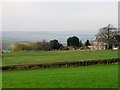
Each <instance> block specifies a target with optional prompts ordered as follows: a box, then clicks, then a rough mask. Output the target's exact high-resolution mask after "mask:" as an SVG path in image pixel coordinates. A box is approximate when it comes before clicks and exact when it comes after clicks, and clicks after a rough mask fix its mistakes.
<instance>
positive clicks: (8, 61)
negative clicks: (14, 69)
mask: <svg viewBox="0 0 120 90" xmlns="http://www.w3.org/2000/svg"><path fill="white" fill-rule="evenodd" d="M2 57H3V58H2V65H4V66H6V65H19V64H44V63H55V62H68V61H81V60H98V59H100V60H103V59H113V58H118V51H112V50H105V51H50V52H14V53H3V55H2Z"/></svg>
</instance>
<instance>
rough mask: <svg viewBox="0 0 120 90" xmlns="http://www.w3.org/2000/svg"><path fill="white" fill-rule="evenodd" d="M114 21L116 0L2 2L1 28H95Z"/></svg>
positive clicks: (116, 6) (114, 22) (63, 29)
mask: <svg viewBox="0 0 120 90" xmlns="http://www.w3.org/2000/svg"><path fill="white" fill-rule="evenodd" d="M107 24H113V25H114V26H117V25H118V3H117V2H16V3H15V2H6V3H3V4H2V26H3V27H2V30H3V31H81V32H82V31H83V32H97V31H98V29H99V28H101V27H104V26H106V25H107Z"/></svg>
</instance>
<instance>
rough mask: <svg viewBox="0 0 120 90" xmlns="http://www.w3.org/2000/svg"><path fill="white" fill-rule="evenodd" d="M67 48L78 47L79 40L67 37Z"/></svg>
mask: <svg viewBox="0 0 120 90" xmlns="http://www.w3.org/2000/svg"><path fill="white" fill-rule="evenodd" d="M67 46H76V47H79V38H78V37H76V36H73V37H69V38H68V39H67Z"/></svg>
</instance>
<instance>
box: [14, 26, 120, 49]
mask: <svg viewBox="0 0 120 90" xmlns="http://www.w3.org/2000/svg"><path fill="white" fill-rule="evenodd" d="M96 39H97V40H101V41H103V42H106V43H107V48H108V49H110V47H111V45H110V41H111V40H117V41H118V42H120V33H119V31H118V30H117V28H115V27H114V26H113V25H111V24H109V25H108V26H106V27H103V28H100V29H99V31H98V33H97V35H96ZM83 45H84V46H89V45H91V44H90V42H89V40H87V41H86V42H85V43H84V44H83V43H82V41H81V40H80V39H79V38H78V37H76V36H73V37H69V38H67V47H65V46H63V45H62V44H61V43H59V41H58V40H56V39H54V40H51V41H49V42H47V41H45V40H43V41H41V42H30V43H27V44H20V43H16V44H14V46H13V48H12V50H13V51H23V50H41V51H52V50H68V47H74V48H79V47H82V46H83Z"/></svg>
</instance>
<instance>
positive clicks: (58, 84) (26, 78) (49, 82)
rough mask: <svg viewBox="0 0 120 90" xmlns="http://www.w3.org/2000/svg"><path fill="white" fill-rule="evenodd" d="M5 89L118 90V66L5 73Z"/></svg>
mask: <svg viewBox="0 0 120 90" xmlns="http://www.w3.org/2000/svg"><path fill="white" fill-rule="evenodd" d="M2 87H3V88H117V87H118V65H115V64H112V65H93V66H84V67H68V68H49V69H37V70H23V71H5V72H3V86H2Z"/></svg>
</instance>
